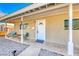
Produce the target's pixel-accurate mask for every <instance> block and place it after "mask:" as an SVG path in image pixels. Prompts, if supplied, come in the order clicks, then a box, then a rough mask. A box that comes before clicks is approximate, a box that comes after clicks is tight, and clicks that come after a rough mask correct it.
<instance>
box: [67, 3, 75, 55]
mask: <svg viewBox="0 0 79 59" xmlns="http://www.w3.org/2000/svg"><path fill="white" fill-rule="evenodd" d="M72 16H73V12H72V3H70V4H69V41H68V55H70V56H73V55H74V46H73V33H72V32H73V31H72V30H73V29H72V28H73V27H72V25H73V22H72V19H73V17H72Z"/></svg>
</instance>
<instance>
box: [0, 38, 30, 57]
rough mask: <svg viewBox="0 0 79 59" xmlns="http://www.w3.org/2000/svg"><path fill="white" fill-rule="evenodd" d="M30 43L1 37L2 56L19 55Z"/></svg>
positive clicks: (0, 51)
mask: <svg viewBox="0 0 79 59" xmlns="http://www.w3.org/2000/svg"><path fill="white" fill-rule="evenodd" d="M28 47H29V45H26V44H21V43H18V42H15V41H11V40H8V39H2V38H0V56H17V55H19V54H20V53H21V52H22V51H23V50H24V49H26V48H28Z"/></svg>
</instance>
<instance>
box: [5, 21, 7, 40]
mask: <svg viewBox="0 0 79 59" xmlns="http://www.w3.org/2000/svg"><path fill="white" fill-rule="evenodd" d="M5 39H7V22H5Z"/></svg>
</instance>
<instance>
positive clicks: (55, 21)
mask: <svg viewBox="0 0 79 59" xmlns="http://www.w3.org/2000/svg"><path fill="white" fill-rule="evenodd" d="M77 7H78V6H76V7H74V12H73V13H74V15H73V18H79V11H75V10H76V9H77V10H79V9H78V8H77ZM52 14H53V13H52ZM33 17H34V15H33ZM38 17H39V16H38ZM30 18H32V17H30ZM41 19H46V42H51V43H59V44H63V45H67V43H68V30H65V28H64V20H65V19H68V12H67V10H65V13H61V14H60V13H58V14H57V12H56V14H55V15H54V14H53V15H48V16H45V17H39V18H37V17H35V18H34V19H29V18H28V19H25V20H24V23H28V28H27V29H25V30H24V33H25V32H29V35H30V36H29V39H30V40H31V39H33V40H35V24H36V20H41ZM17 24H18V25H19V23H17ZM17 24H16V25H17ZM18 25H17V26H16V27H15V28H16V29H15V31H17V32H18V33H20V31H18V30H19V26H18ZM73 41H74V43H75V47H78V48H79V46H78V45H79V30H73Z"/></svg>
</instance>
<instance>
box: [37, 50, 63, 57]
mask: <svg viewBox="0 0 79 59" xmlns="http://www.w3.org/2000/svg"><path fill="white" fill-rule="evenodd" d="M38 56H64V55H62V54H59V53H56V52H52V51H49V50H46V49H41V50H40V52H39V54H38Z"/></svg>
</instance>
